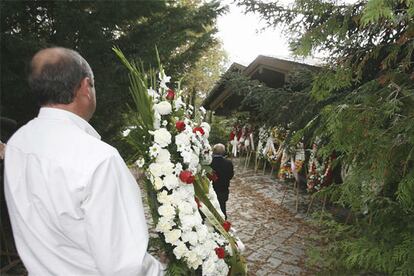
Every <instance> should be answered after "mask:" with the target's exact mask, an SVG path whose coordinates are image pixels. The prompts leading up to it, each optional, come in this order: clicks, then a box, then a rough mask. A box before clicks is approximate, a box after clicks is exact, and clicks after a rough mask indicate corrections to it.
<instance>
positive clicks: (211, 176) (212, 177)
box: [207, 171, 218, 182]
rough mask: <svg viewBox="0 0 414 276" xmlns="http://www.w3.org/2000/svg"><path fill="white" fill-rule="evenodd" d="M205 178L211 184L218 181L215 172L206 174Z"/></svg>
mask: <svg viewBox="0 0 414 276" xmlns="http://www.w3.org/2000/svg"><path fill="white" fill-rule="evenodd" d="M207 177H208V179H210V180H211V181H213V182H216V181H217V180H218V176H217V174H216V172H215V171H212V172H211V173H209V174H207Z"/></svg>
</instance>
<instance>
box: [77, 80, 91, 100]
mask: <svg viewBox="0 0 414 276" xmlns="http://www.w3.org/2000/svg"><path fill="white" fill-rule="evenodd" d="M91 83H92V80H91V79H90V78H89V77H86V78H83V79H82V80H81V82H80V85H79V89H78V91H77V93H80V94H79V96H86V97H88V98H89V99H90V98H91V91H90V89H91V87H92V86H91Z"/></svg>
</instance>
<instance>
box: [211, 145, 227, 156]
mask: <svg viewBox="0 0 414 276" xmlns="http://www.w3.org/2000/svg"><path fill="white" fill-rule="evenodd" d="M225 153H226V147H225V146H224V145H223V144H215V145H214V147H213V154H215V155H224V154H225Z"/></svg>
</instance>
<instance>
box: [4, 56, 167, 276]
mask: <svg viewBox="0 0 414 276" xmlns="http://www.w3.org/2000/svg"><path fill="white" fill-rule="evenodd" d="M29 84H30V87H31V90H32V92H33V93H34V94H35V96H36V97H37V99H38V101H39V104H40V105H41V109H40V112H39V115H38V117H37V118H35V119H33V120H32V121H30V122H29V123H27V124H26V125H25V126H23V127H22V128H20V129H19V130H18V131H17V132H16V133H15V134H14V135H13V136H12V138H10V140H9V141H8V144H7V147H6V154H5V196H6V201H7V206H8V210H9V214H10V220H11V223H12V227H13V235H14V238H15V241H16V245H17V249H18V252H19V255H20V257H21V259H22V261H23V263H24V265H25V266H26V268H27V270H28V271H29V275H41V276H44V275H64V276H69V275H162V274H163V268H162V265H161V264H160V263H159V262H158V261H157V260H155V259H154V258H153V257H152V256H151V255H149V254H148V253H147V245H148V229H147V225H146V221H145V216H144V212H143V207H142V202H141V197H140V190H139V188H138V186H137V184H136V182H135V179H134V178H133V176H132V175H131V173H130V172H129V170H128V168H127V166H126V165H125V163H124V161H123V160H122V158H121V157H120V155H119V153H118V151H117V150H116V149H115V148H113V147H111V146H110V145H108V144H106V143H104V142H102V141H100V136H99V134H98V133H97V132H96V131H95V130H94V129H93V127H92V126H90V125H89V123H88V122H87V121H89V119H90V118H91V117H92V115H93V113H94V111H95V107H96V98H95V89H94V79H93V73H92V70H91V68H90V67H89V65H88V63H87V62H86V60H84V59H83V58H82V57H81V56H80V55H79V54H78V53H77V52H75V51H72V50H69V49H65V48H49V49H44V50H41V51H39V52H38V53H37V54H36V55H35V56H34V57H33V59H32V63H31V73H30V76H29Z"/></svg>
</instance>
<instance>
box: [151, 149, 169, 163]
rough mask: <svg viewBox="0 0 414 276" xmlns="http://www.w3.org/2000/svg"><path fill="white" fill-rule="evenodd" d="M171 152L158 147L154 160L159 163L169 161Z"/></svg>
mask: <svg viewBox="0 0 414 276" xmlns="http://www.w3.org/2000/svg"><path fill="white" fill-rule="evenodd" d="M170 157H171V154H170V152H169V151H168V150H166V149H160V151H159V152H158V155H157V159H156V160H155V161H156V162H157V163H159V164H163V163H167V162H170Z"/></svg>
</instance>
